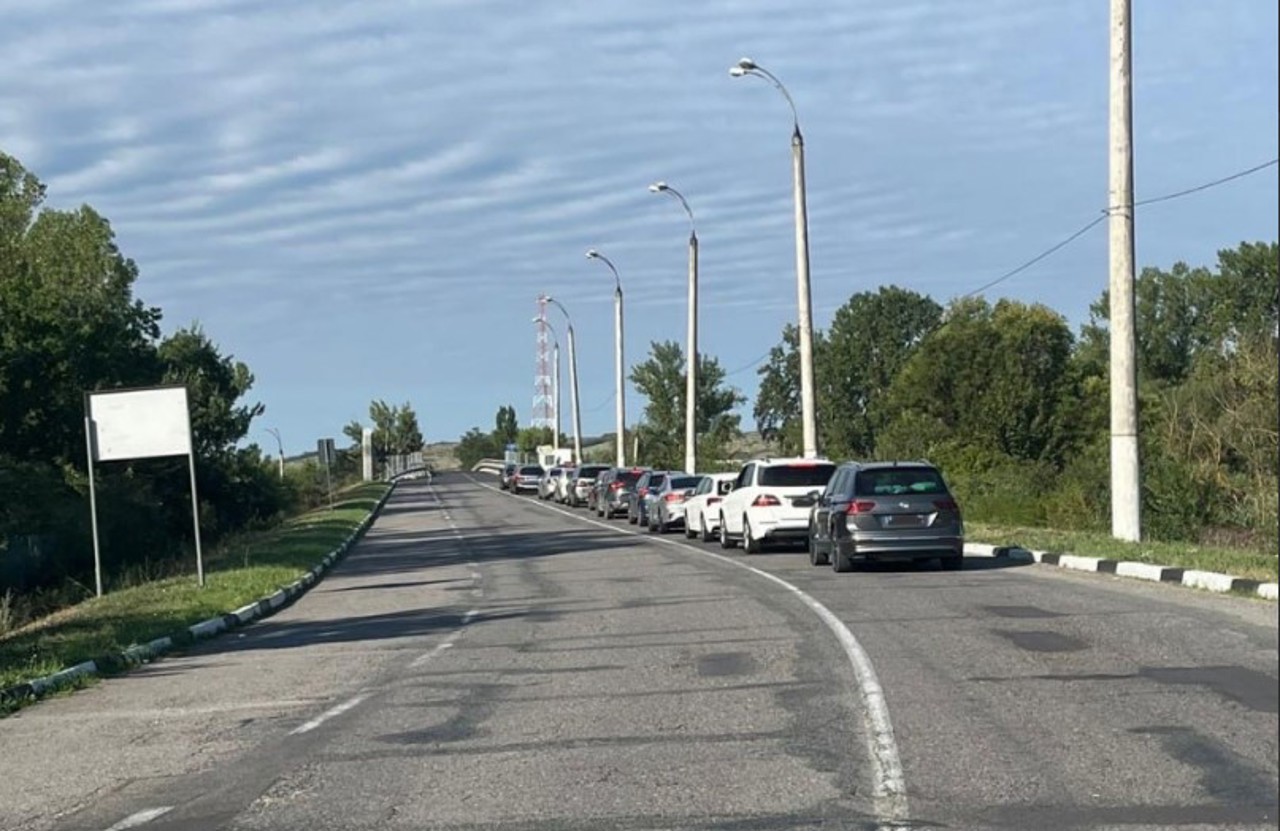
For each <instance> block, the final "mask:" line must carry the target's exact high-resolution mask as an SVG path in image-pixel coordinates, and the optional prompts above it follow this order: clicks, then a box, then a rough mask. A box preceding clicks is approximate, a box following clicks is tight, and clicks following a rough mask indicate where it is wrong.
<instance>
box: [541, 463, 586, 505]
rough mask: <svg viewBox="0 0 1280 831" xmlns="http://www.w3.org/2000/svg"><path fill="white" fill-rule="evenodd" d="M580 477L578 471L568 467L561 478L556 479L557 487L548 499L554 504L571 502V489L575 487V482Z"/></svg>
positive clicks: (562, 472) (561, 473)
mask: <svg viewBox="0 0 1280 831" xmlns="http://www.w3.org/2000/svg"><path fill="white" fill-rule="evenodd" d="M577 475H578V469H577V468H573V467H566V468H564V469H562V470H561V471H560V476H559V477H557V478H556V486H555V487H554V488H553V489H552V491H551V495H550V496H549V497H547V498H548V499H550V500H551V501H552V502H559V503H561V504H564V503H565V502H567V501H568V500H569V488H571V487H573V480H574V478H575V477H576V476H577Z"/></svg>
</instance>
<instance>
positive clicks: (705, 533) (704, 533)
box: [698, 514, 714, 542]
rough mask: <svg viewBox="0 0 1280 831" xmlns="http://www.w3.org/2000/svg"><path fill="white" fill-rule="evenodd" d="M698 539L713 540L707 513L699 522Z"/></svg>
mask: <svg viewBox="0 0 1280 831" xmlns="http://www.w3.org/2000/svg"><path fill="white" fill-rule="evenodd" d="M698 526H699V527H698V539H700V540H702V541H703V542H711V540H712V539H714V536H713V535H712V533H711V531H709V530H708V529H707V515H706V514H703V515H702V519H701V520H699V522H698Z"/></svg>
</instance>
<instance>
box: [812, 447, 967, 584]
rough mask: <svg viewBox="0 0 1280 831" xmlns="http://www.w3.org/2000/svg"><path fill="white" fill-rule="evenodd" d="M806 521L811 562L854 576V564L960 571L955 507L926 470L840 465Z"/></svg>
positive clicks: (915, 465) (960, 529)
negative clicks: (906, 563) (909, 563)
mask: <svg viewBox="0 0 1280 831" xmlns="http://www.w3.org/2000/svg"><path fill="white" fill-rule="evenodd" d="M813 496H814V497H815V504H814V506H813V508H812V509H811V510H810V514H809V517H810V519H809V562H810V563H812V564H813V565H826V564H827V562H828V561H829V562H830V563H831V566H832V568H833V569H834V570H836V571H852V570H853V565H854V563H855V562H866V561H872V562H874V561H879V560H895V561H903V560H931V559H934V558H937V559H939V560H941V562H942V567H943V568H945V569H947V570H949V571H959V570H960V569H961V568H963V567H964V520H963V518H962V517H961V514H960V506H959V505H958V504H956V501H955V498H954V497H953V496H952V495H951V491H950V490H949V489H948V488H947V484H946V482H945V481H943V478H942V474H941V473H940V472H939V471H938V469H937V468H936V467H934V466H933V465H931V464H929V463H928V462H863V463H859V462H846V463H844V464H842V465H840V466H839V467H838V468H836V472H835V473H834V474H833V475H832V477H831V481H829V482H828V483H827V487H826V489H825V490H823V491H822V493H821V494H819V493H817V492H816V491H815V492H814V494H813Z"/></svg>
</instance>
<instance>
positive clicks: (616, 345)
mask: <svg viewBox="0 0 1280 831" xmlns="http://www.w3.org/2000/svg"><path fill="white" fill-rule="evenodd" d="M623 366H624V364H623V356H622V285H621V284H619V285H618V286H617V287H616V288H614V290H613V374H614V394H615V395H616V396H617V399H618V400H617V413H616V415H617V430H618V440H617V441H616V442H614V444H615V445H617V454H616V455H617V458H616V459H615V460H614V462H615V464H617V466H618V467H626V465H627V448H626V426H627V405H626V399H625V398H624V397H623V396H624V395H625V390H624V388H623V377H622V373H623Z"/></svg>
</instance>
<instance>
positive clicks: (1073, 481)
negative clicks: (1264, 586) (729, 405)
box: [754, 243, 1280, 553]
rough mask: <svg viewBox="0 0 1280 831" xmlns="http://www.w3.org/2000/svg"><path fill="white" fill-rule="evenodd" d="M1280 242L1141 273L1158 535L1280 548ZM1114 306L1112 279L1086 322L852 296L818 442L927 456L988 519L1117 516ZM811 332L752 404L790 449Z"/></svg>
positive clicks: (1147, 461) (887, 454)
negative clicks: (1074, 325) (1203, 263)
mask: <svg viewBox="0 0 1280 831" xmlns="http://www.w3.org/2000/svg"><path fill="white" fill-rule="evenodd" d="M1278 253H1280V250H1278V249H1277V245H1276V243H1242V244H1241V245H1239V246H1238V247H1237V248H1235V249H1230V250H1224V251H1220V252H1219V253H1218V261H1217V264H1216V266H1215V267H1213V268H1207V267H1195V268H1193V267H1190V266H1188V265H1186V264H1184V263H1178V264H1176V265H1174V266H1173V267H1172V268H1171V269H1170V270H1168V271H1165V270H1161V269H1159V268H1146V269H1143V270H1142V272H1141V274H1140V275H1139V276H1138V278H1137V283H1136V286H1135V289H1136V314H1137V319H1136V324H1137V333H1138V335H1137V339H1138V378H1139V385H1140V386H1139V396H1140V425H1141V428H1140V429H1141V442H1142V444H1141V452H1142V471H1143V472H1142V505H1143V515H1144V533H1145V535H1146V536H1149V537H1151V538H1156V539H1174V540H1191V541H1202V542H1219V543H1235V544H1244V545H1248V546H1251V547H1254V546H1256V547H1258V548H1260V549H1262V550H1266V551H1270V552H1271V553H1275V552H1276V550H1277V540H1276V524H1277V516H1276V506H1277V499H1278V494H1277V480H1276V470H1277V459H1278V451H1277V416H1276V413H1277V392H1276V391H1277V380H1278V379H1277V332H1278V331H1280V302H1278V292H1280V279H1278V273H1277V272H1278V265H1277V264H1278ZM1107 311H1108V297H1107V295H1106V293H1105V292H1104V293H1103V294H1102V296H1101V297H1099V298H1098V300H1097V301H1096V302H1095V303H1093V304H1092V306H1091V309H1090V317H1089V321H1088V322H1087V323H1086V324H1085V325H1084V326H1083V327H1082V328H1081V330H1080V332H1079V334H1078V335H1076V334H1073V333H1072V331H1071V328H1070V327H1069V325H1068V323H1067V321H1066V320H1065V318H1063V316H1062V315H1060V314H1058V313H1057V312H1055V311H1053V310H1051V309H1049V308H1047V307H1045V306H1042V305H1036V304H1025V303H1019V302H1016V301H1013V300H1008V299H1001V300H997V301H996V302H994V303H991V302H988V301H986V300H983V299H980V298H964V299H959V300H955V301H953V302H951V303H950V304H948V305H947V306H946V307H943V306H942V305H940V304H939V303H938V302H936V301H935V300H933V299H932V298H930V297H927V296H925V295H922V294H918V293H915V292H912V291H908V290H905V289H902V288H898V287H896V286H886V287H882V288H880V289H878V290H877V291H874V292H860V293H857V294H854V295H853V296H852V297H850V298H849V300H848V302H847V303H845V304H844V305H843V306H842V307H841V308H840V309H839V310H838V311H837V312H836V314H835V316H834V318H833V320H832V322H831V325H830V326H829V327H828V328H827V329H826V330H825V331H821V332H817V333H815V339H814V350H815V360H814V365H815V384H816V391H815V392H816V398H817V411H818V426H819V441H820V446H821V449H822V450H823V451H824V452H825V453H826V454H827V455H829V456H836V457H841V458H853V459H893V458H900V459H901V458H927V459H929V460H931V461H933V462H935V463H937V464H939V465H940V466H941V467H942V468H943V470H944V472H945V474H946V475H947V476H948V478H949V479H950V480H951V481H952V483H953V485H954V486H955V488H956V490H957V491H958V492H959V494H960V496H961V498H962V500H963V502H964V504H965V507H966V512H967V515H968V516H969V517H970V518H971V519H973V520H977V521H984V520H985V521H989V522H993V523H1001V524H1015V525H1040V526H1051V527H1056V528H1063V529H1090V530H1103V529H1106V528H1109V527H1110V490H1109V489H1110V475H1109V435H1110V434H1109V380H1108V371H1109V368H1108V350H1109V337H1108V327H1107ZM796 343H797V340H796V331H795V329H794V327H787V328H786V329H784V331H783V333H782V339H781V342H780V343H779V344H778V345H777V346H775V347H774V348H773V350H772V351H771V353H770V355H769V359H768V361H767V363H766V364H765V365H763V366H762V367H761V368H760V370H759V372H760V375H761V383H760V392H759V395H758V397H757V399H756V401H755V406H754V416H755V419H756V423H757V426H758V427H759V429H760V430H761V432H762V434H763V435H764V436H765V437H766V438H768V439H770V440H771V441H772V442H773V443H774V445H775V446H776V447H778V448H779V449H780V450H781V451H783V452H795V451H796V450H798V449H799V446H800V408H799V360H798V356H797V349H796Z"/></svg>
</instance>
